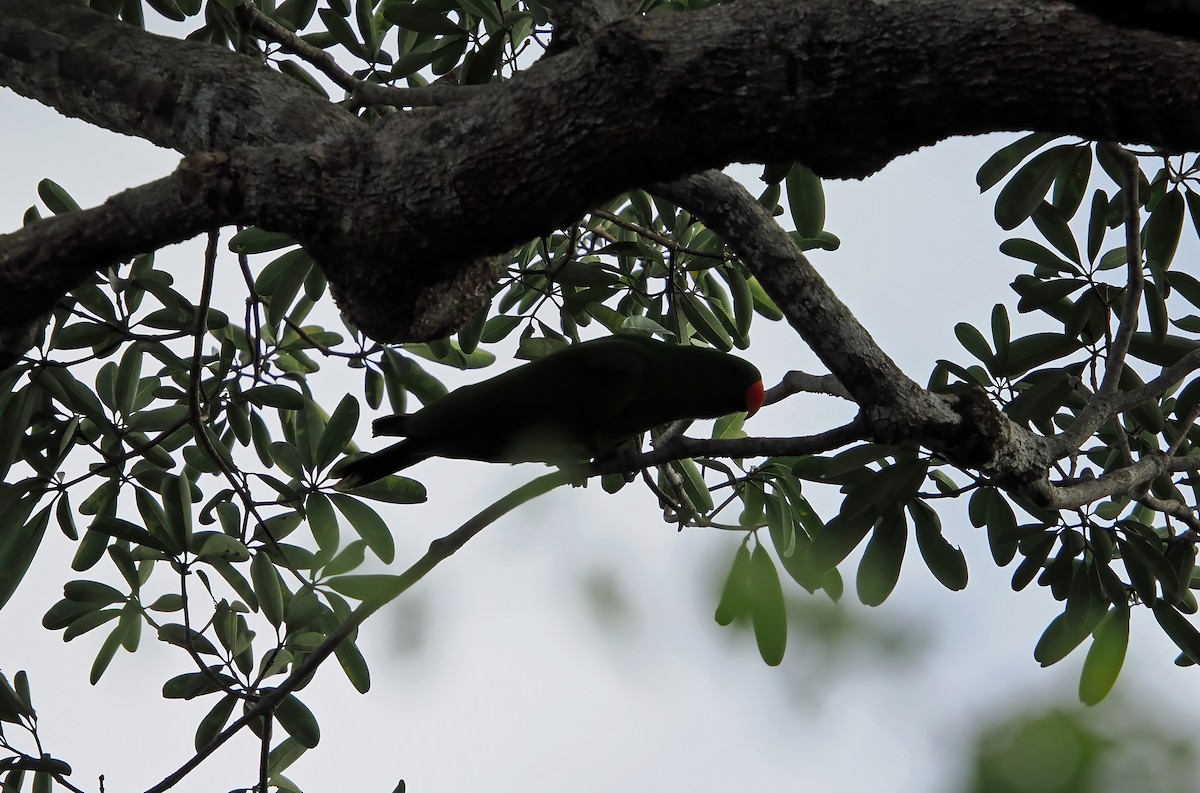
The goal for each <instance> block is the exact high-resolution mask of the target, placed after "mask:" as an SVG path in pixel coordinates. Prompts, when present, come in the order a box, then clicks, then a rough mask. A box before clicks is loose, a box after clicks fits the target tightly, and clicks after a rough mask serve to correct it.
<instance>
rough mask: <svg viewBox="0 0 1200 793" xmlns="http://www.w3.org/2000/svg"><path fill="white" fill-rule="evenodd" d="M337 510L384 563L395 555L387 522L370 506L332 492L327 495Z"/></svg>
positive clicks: (389, 561)
mask: <svg viewBox="0 0 1200 793" xmlns="http://www.w3.org/2000/svg"><path fill="white" fill-rule="evenodd" d="M329 498H330V499H331V500H332V501H333V505H334V506H335V507H337V510H338V512H341V513H342V515H344V516H345V518H346V520H348V521H350V525H351V526H353V527H354V530H355V531H356V532H358V536H359V537H361V538H362V539H363V540H364V541H366V543H367V547H369V548H370V549H371V551H372V552H373V553H374V554H375V555H376V556H378V557H379V558H380V560H382V561H383V562H384V563H385V564H391V563H392V561H393V560H394V559H395V557H396V543H395V540H394V539H393V537H392V533H391V531H390V530H389V529H388V526H387V523H386V522H385V521H384V520H383V518H381V517H379V513H377V512H376V511H375V510H373V509H371V507H369V506H367V505H366V504H364V503H362V502H361V501H359V500H358V499H356V498H353V497H351V496H346V495H342V494H341V493H333V494H331V495H330V496H329Z"/></svg>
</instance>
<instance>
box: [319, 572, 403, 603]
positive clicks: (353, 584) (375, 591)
mask: <svg viewBox="0 0 1200 793" xmlns="http://www.w3.org/2000/svg"><path fill="white" fill-rule="evenodd" d="M398 580H399V578H398V576H394V575H381V574H371V575H343V576H337V577H336V578H330V579H327V580H326V581H325V584H326V585H327V586H328V587H329V588H330V589H332V590H333V591H334V592H338V593H340V594H343V595H345V596H346V597H349V598H354V599H355V600H365V601H374V600H382V599H385V598H387V597H388V596H389V595H390V594H391V593H393V592H394V591H395V589H396V583H397V581H398Z"/></svg>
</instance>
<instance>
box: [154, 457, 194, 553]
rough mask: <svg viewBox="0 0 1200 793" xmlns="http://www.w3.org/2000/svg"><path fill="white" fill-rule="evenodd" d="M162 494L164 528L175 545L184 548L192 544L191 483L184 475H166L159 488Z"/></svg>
mask: <svg viewBox="0 0 1200 793" xmlns="http://www.w3.org/2000/svg"><path fill="white" fill-rule="evenodd" d="M159 495H161V496H162V503H163V517H164V519H165V524H166V525H165V528H166V529H167V531H168V532H169V533H170V535H171V538H172V539H173V540H174V542H175V547H177V548H180V549H184V548H190V547H191V545H192V483H191V482H189V481H188V478H187V477H186V476H172V475H167V476H164V477H163V480H162V485H161V486H160V488H159Z"/></svg>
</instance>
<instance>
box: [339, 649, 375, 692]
mask: <svg viewBox="0 0 1200 793" xmlns="http://www.w3.org/2000/svg"><path fill="white" fill-rule="evenodd" d="M333 653H334V655H336V656H337V660H338V663H339V664H341V666H342V671H343V672H345V673H346V679H347V680H349V681H350V685H352V686H354V688H355V690H356V691H358V693H360V694H365V693H367V692H368V691H370V690H371V672H370V670H369V669H368V668H367V659H366V658H364V657H363V654H362V653H361V652H359V650H358V645H356V644H355V643H354V642H353V641H350V640H349V639H347V640H346V641H344V642H342V643H341V644H339V645H338V646H337V647H336V648H334V651H333Z"/></svg>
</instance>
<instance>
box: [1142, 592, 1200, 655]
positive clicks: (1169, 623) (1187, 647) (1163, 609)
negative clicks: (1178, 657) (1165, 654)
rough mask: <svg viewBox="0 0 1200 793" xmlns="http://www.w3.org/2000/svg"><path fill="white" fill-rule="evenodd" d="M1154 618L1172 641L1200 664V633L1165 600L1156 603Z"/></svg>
mask: <svg viewBox="0 0 1200 793" xmlns="http://www.w3.org/2000/svg"><path fill="white" fill-rule="evenodd" d="M1153 609H1154V618H1155V619H1156V620H1158V624H1159V626H1160V627H1161V628H1162V629H1163V632H1164V633H1166V634H1167V636H1169V637H1171V641H1173V642H1175V645H1176V646H1177V647H1179V649H1180V650H1182V651H1183V652H1184V654H1185V655H1187V657H1188V658H1190V659H1191V660H1192V661H1193V662H1194V663H1200V631H1197V630H1196V627H1195V626H1194V625H1192V623H1191V622H1189V621H1188V619H1187V618H1186V617H1184V616H1183V615H1182V614H1180V613H1179V611H1178V610H1177V609H1176V608H1175V607H1174V606H1172V605H1171V604H1170V603H1167V602H1166V601H1164V600H1157V601H1155V602H1154V606H1153Z"/></svg>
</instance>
